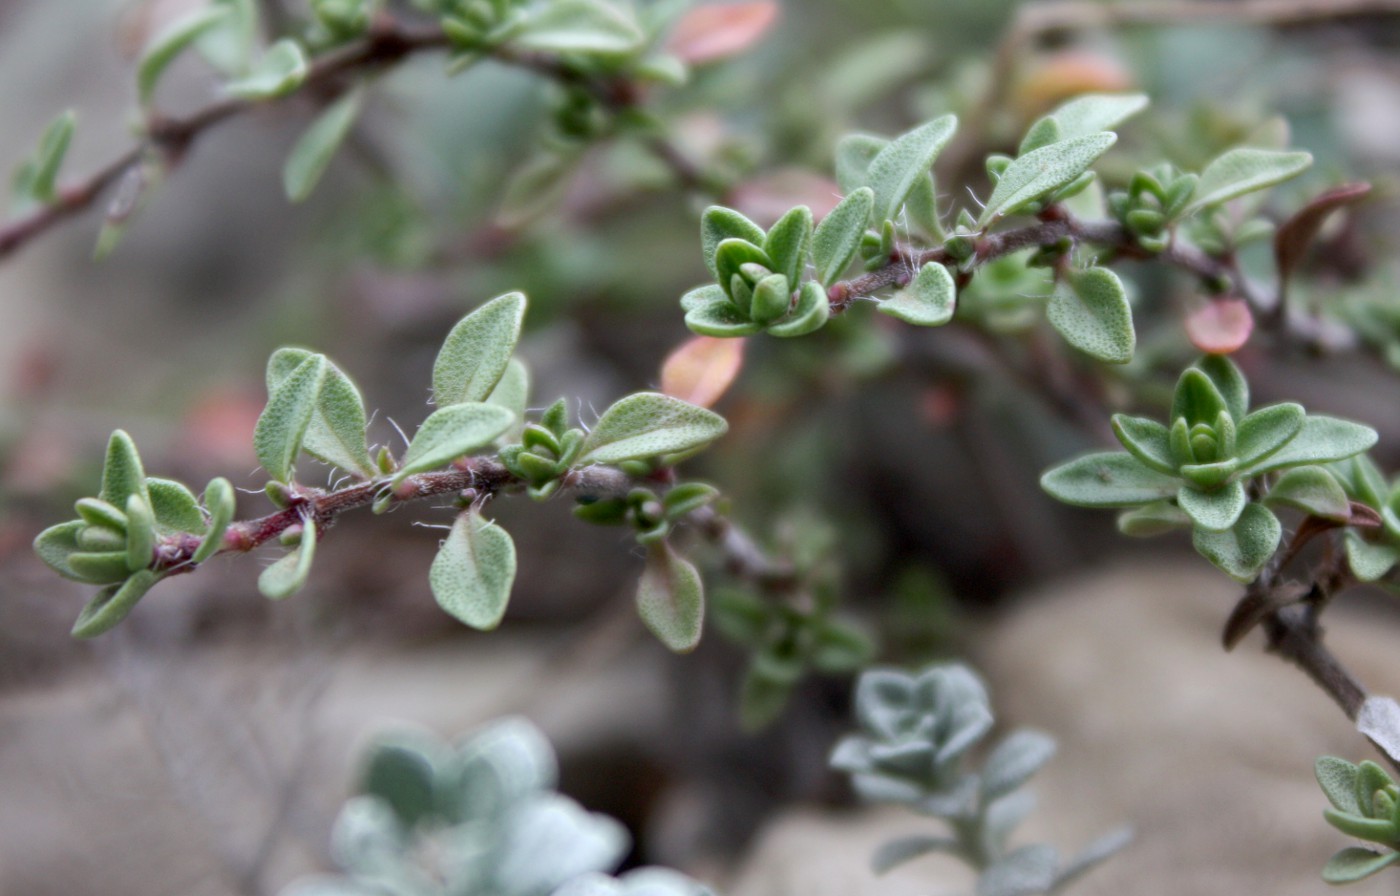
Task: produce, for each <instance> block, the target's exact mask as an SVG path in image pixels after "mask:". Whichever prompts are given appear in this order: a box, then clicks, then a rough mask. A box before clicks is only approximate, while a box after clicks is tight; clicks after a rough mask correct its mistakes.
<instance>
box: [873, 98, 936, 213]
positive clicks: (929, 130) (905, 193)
mask: <svg viewBox="0 0 1400 896" xmlns="http://www.w3.org/2000/svg"><path fill="white" fill-rule="evenodd" d="M957 127H958V119H957V117H956V116H954V115H944V116H942V117H941V118H935V119H934V120H933V121H930V122H928V123H927V124H924V125H921V126H919V127H917V128H915V129H914V130H912V131H910V132H908V133H907V134H902V135H900V136H899V137H896V138H895V139H894V140H893V141H891V142H890V143H889V144H887V145H886V146H884V147H883V148H882V149H881V150H880V151H879V153H878V154H876V156H875V157H874V158H873V159H872V160H871V161H870V167H869V168H868V169H867V170H866V174H865V180H866V183H867V184H868V185H869V186H870V188H871V189H872V190H874V191H875V221H876V223H877V224H878V223H880V222H883V221H892V220H894V219H896V218H898V217H899V210H900V208H901V207H903V205H904V202H905V200H906V199H908V198H909V194H910V193H911V192H912V191H913V189H914V187H915V186H916V185H917V184H918V183H919V181H920V180H921V179H923V178H924V177H926V176H927V175H928V172H929V169H930V168H932V167H933V162H934V160H935V159H937V158H938V153H939V152H941V151H942V150H943V147H944V146H946V145H947V143H948V140H949V139H951V138H952V136H953V132H954V131H955V130H957Z"/></svg>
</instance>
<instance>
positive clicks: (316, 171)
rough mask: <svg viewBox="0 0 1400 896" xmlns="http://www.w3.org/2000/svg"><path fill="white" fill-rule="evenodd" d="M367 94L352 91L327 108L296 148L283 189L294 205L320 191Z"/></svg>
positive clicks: (284, 168) (285, 168) (285, 172)
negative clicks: (322, 180)
mask: <svg viewBox="0 0 1400 896" xmlns="http://www.w3.org/2000/svg"><path fill="white" fill-rule="evenodd" d="M363 100H364V91H363V90H351V91H350V92H348V93H346V94H345V96H343V97H341V98H340V99H338V100H336V101H335V102H334V103H331V104H330V105H329V106H327V107H326V110H325V111H324V112H322V113H321V114H320V115H319V116H318V117H317V118H316V120H315V121H314V122H312V124H311V126H310V127H308V128H307V129H306V132H305V133H303V134H302V135H301V138H300V139H298V140H297V142H296V145H295V146H293V147H292V151H291V154H290V155H288V156H287V161H286V164H284V165H283V166H282V189H283V190H285V191H286V193H287V198H288V199H290V200H291V201H292V202H301V201H302V200H304V199H306V198H307V197H308V196H310V195H311V191H312V190H314V189H316V184H317V183H318V182H319V181H320V180H321V175H322V174H324V173H325V171H326V168H327V166H329V165H330V163H331V159H332V158H334V157H335V153H336V150H338V149H340V144H341V143H343V142H344V141H345V135H346V134H349V133H350V127H351V125H353V124H354V123H355V119H356V117H358V116H359V114H360V106H361V104H362V103H363Z"/></svg>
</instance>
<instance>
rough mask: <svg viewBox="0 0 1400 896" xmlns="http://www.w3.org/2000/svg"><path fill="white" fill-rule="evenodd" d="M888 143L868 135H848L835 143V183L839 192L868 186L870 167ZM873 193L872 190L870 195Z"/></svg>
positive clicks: (850, 191) (853, 190) (881, 138)
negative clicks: (839, 188) (838, 187)
mask: <svg viewBox="0 0 1400 896" xmlns="http://www.w3.org/2000/svg"><path fill="white" fill-rule="evenodd" d="M889 143H890V141H888V140H886V139H884V138H883V137H875V136H872V135H870V134H848V135H846V136H845V137H842V138H841V139H840V140H839V141H837V143H836V183H837V185H839V186H840V187H841V192H842V193H846V194H850V193H854V192H855V191H856V190H858V189H860V188H861V187H865V186H869V185H870V183H869V178H868V176H867V175H868V174H869V172H870V165H871V163H872V162H874V161H875V157H876V156H878V155H879V154H880V151H881V150H883V149H884V148H885V147H886V146H888V145H889ZM873 192H874V191H873V190H872V193H873Z"/></svg>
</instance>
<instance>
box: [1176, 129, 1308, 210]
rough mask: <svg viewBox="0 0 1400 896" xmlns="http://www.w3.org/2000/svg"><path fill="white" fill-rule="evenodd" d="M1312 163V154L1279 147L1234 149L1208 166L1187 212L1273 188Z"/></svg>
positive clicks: (1202, 174) (1202, 173)
mask: <svg viewBox="0 0 1400 896" xmlns="http://www.w3.org/2000/svg"><path fill="white" fill-rule="evenodd" d="M1311 165H1312V156H1311V155H1310V154H1308V153H1305V152H1284V151H1281V150H1277V149H1254V148H1253V147H1247V146H1245V147H1240V148H1238V149H1232V150H1230V151H1229V152H1227V153H1225V154H1224V155H1222V156H1220V157H1219V158H1217V159H1215V160H1214V161H1212V162H1211V163H1210V164H1209V165H1207V166H1206V170H1204V171H1202V172H1201V179H1200V181H1199V182H1198V183H1197V184H1196V194H1195V198H1194V199H1192V200H1191V204H1190V205H1188V206H1186V210H1185V211H1186V213H1187V214H1189V213H1190V212H1193V211H1196V210H1197V209H1202V208H1206V207H1207V206H1211V205H1219V204H1220V203H1222V202H1229V201H1230V200H1231V199H1235V198H1237V197H1239V196H1243V195H1244V194H1246V193H1252V192H1254V191H1255V190H1262V189H1264V188H1265V187H1271V186H1273V185H1274V184H1276V183H1280V182H1282V181H1285V180H1288V179H1289V178H1290V177H1297V176H1298V175H1299V174H1302V173H1303V172H1304V171H1306V170H1308V168H1309V166H1311Z"/></svg>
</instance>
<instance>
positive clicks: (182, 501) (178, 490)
mask: <svg viewBox="0 0 1400 896" xmlns="http://www.w3.org/2000/svg"><path fill="white" fill-rule="evenodd" d="M146 490H147V491H148V492H149V493H150V496H151V512H152V513H153V514H155V524H156V532H158V533H159V534H161V535H174V534H175V533H177V532H190V533H193V534H195V535H202V534H204V531H205V528H206V524H205V522H204V514H203V513H202V512H200V509H199V502H198V501H197V500H195V497H194V494H193V493H192V492H191V491H190V490H189V489H187V488H185V486H184V484H183V483H179V482H176V481H175V480H173V479H157V478H155V477H151V478H148V479H147V480H146Z"/></svg>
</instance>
